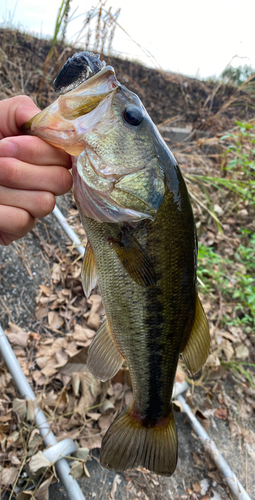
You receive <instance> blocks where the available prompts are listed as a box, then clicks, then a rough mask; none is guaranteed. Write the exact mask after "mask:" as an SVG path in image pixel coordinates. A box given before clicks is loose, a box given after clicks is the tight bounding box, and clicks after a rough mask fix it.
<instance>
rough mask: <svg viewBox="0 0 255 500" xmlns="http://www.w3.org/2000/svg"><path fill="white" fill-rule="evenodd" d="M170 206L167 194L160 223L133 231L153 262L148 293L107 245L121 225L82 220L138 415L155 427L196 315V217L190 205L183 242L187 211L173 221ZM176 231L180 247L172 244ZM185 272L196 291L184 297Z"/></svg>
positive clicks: (167, 405)
mask: <svg viewBox="0 0 255 500" xmlns="http://www.w3.org/2000/svg"><path fill="white" fill-rule="evenodd" d="M172 203H173V195H171V194H170V193H168V195H167V196H165V198H164V201H163V203H162V205H161V207H160V208H159V211H158V215H157V218H156V220H155V221H154V222H151V221H143V222H142V223H140V224H139V223H138V226H137V227H136V228H135V236H136V238H137V239H138V241H139V243H140V244H141V245H142V246H144V249H145V250H146V253H147V254H148V255H149V257H150V258H151V260H152V262H153V265H154V268H155V270H156V274H157V283H156V284H155V285H153V286H151V287H149V288H147V289H144V288H142V287H141V286H139V285H137V284H134V281H133V280H132V278H130V275H129V274H128V272H127V271H126V270H125V269H124V268H123V266H122V263H121V262H120V260H119V259H118V257H117V255H116V252H115V251H114V249H113V248H112V247H111V245H110V244H109V239H110V238H111V237H116V233H117V232H118V231H119V230H121V226H119V225H117V227H116V224H111V223H104V224H101V223H98V222H97V221H93V220H92V219H90V218H88V217H85V216H82V221H83V225H84V227H85V231H86V234H87V237H88V239H89V241H90V243H91V245H92V248H93V252H94V256H95V260H96V267H97V270H98V284H99V288H100V292H101V294H102V297H103V301H104V306H105V311H106V316H107V318H108V321H109V323H110V325H111V330H112V333H113V336H114V339H115V341H116V344H117V346H118V348H119V350H120V352H121V353H122V355H123V357H124V358H125V359H126V361H127V364H128V367H129V369H130V372H131V379H132V382H133V390H134V400H135V402H136V407H137V411H139V413H140V415H141V418H144V419H145V421H146V422H147V423H149V422H151V424H152V423H153V418H154V417H153V415H154V414H155V413H157V414H158V416H157V418H158V417H160V418H161V417H162V418H165V417H166V416H168V415H169V411H170V398H171V393H172V387H173V381H174V375H175V370H176V364H177V362H178V354H179V352H180V349H181V346H182V342H183V340H182V336H180V332H181V333H182V332H183V330H184V329H185V326H186V323H187V318H188V321H193V314H194V312H193V311H194V301H195V276H194V260H193V257H192V256H193V252H194V246H195V239H194V230H192V227H193V215H192V211H191V208H190V207H188V211H189V212H190V213H189V214H188V215H189V218H187V217H185V219H186V224H187V227H185V228H184V229H183V233H184V237H183V238H180V235H179V231H180V228H179V226H180V225H181V223H182V219H183V213H182V212H181V211H179V212H177V213H176V215H177V216H176V219H173V218H171V219H170V218H169V216H168V214H169V212H170V211H171V208H172V206H171V205H172ZM139 226H140V227H139ZM177 233H178V247H177V245H176V242H175V241H174V240H175V238H176V235H177ZM169 240H171V241H169ZM192 249H193V251H192ZM190 254H191V257H190ZM186 273H187V274H188V275H189V278H190V279H192V280H193V289H191V290H184V293H183V291H182V288H183V287H184V288H185V280H186ZM180 283H182V285H181V287H180ZM170 298H171V301H170ZM169 339H171V342H169ZM127 340H128V342H127ZM162 358H165V359H162ZM169 360H170V363H169V362H168V361H169ZM171 360H174V365H173V364H172V363H173V362H172V361H171ZM161 361H162V362H161ZM169 372H170V373H169ZM138 381H139V384H138V383H137V382H138ZM145 387H146V390H144V388H145ZM157 402H158V404H157Z"/></svg>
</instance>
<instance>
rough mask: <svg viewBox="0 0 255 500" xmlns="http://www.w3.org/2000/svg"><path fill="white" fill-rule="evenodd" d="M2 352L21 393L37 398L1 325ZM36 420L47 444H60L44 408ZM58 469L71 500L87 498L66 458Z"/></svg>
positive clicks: (36, 413)
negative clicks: (51, 428)
mask: <svg viewBox="0 0 255 500" xmlns="http://www.w3.org/2000/svg"><path fill="white" fill-rule="evenodd" d="M0 352H1V354H2V356H3V358H4V361H5V364H6V366H7V368H8V370H9V372H10V373H11V375H12V378H13V380H14V382H15V384H16V386H17V388H18V391H19V393H20V394H21V396H22V397H23V398H25V399H33V400H35V395H34V392H33V391H32V389H31V387H30V385H29V383H28V381H27V379H26V377H25V375H24V373H23V371H22V369H21V367H20V365H19V363H18V360H17V358H16V356H15V354H14V352H13V350H12V348H11V345H10V343H9V341H8V339H7V337H6V335H5V333H4V331H3V329H2V327H1V325H0ZM35 422H36V425H37V427H38V429H39V431H40V434H41V436H42V438H43V441H44V444H45V445H46V446H54V445H58V442H57V440H56V438H55V436H54V434H53V432H52V431H51V430H50V426H49V424H48V422H47V420H46V417H45V415H44V413H43V411H42V410H40V409H39V408H36V410H35ZM55 467H56V471H57V474H58V476H59V478H60V479H61V481H62V483H63V485H64V486H65V488H66V491H67V493H68V495H69V497H70V499H71V500H85V498H84V496H83V493H82V491H81V489H80V487H79V485H78V483H77V481H76V480H75V479H74V478H73V476H72V475H71V474H70V467H69V465H68V463H67V461H66V459H65V458H60V459H59V460H57V462H56V463H55Z"/></svg>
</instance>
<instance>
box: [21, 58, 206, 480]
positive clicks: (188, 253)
mask: <svg viewBox="0 0 255 500" xmlns="http://www.w3.org/2000/svg"><path fill="white" fill-rule="evenodd" d="M99 69H100V68H99ZM60 83H61V82H60ZM64 90H65V89H64ZM25 128H26V129H27V131H28V132H29V133H31V134H33V135H36V136H38V137H40V138H42V139H44V140H45V141H47V142H49V143H50V144H53V145H55V146H57V147H60V148H63V149H64V150H65V151H66V152H67V153H69V154H71V155H72V156H73V178H74V190H75V198H76V202H77V206H78V209H79V213H80V216H81V220H82V223H83V225H84V229H85V231H86V234H87V238H88V244H87V248H86V252H85V257H84V261H83V270H82V279H83V287H84V292H85V294H86V296H87V297H88V296H89V294H90V292H91V290H92V289H93V288H94V286H95V284H96V282H98V284H99V289H100V292H101V295H102V299H103V303H104V306H105V311H106V317H105V319H104V320H103V323H102V325H101V326H100V328H99V330H98V332H97V334H96V337H95V339H94V340H93V342H92V344H91V346H90V349H89V353H88V367H89V369H90V371H91V372H92V373H93V375H94V376H95V377H97V378H99V379H100V380H102V381H105V380H108V379H110V378H112V377H113V376H114V375H115V374H116V373H117V371H118V370H119V368H120V367H121V365H122V363H123V360H124V359H125V360H126V362H127V365H128V367H129V370H130V375H131V380H132V385H133V401H132V402H131V403H130V404H129V405H128V406H127V407H126V408H125V409H124V410H123V411H122V412H121V413H120V415H119V416H118V417H117V418H116V419H115V421H114V422H113V423H112V425H111V426H110V428H109V429H108V431H107V432H106V434H105V436H104V439H103V442H102V450H101V464H102V466H103V467H106V468H108V469H114V470H116V471H124V470H125V469H127V468H133V467H137V466H138V465H142V466H143V467H146V468H147V469H149V470H150V471H153V472H155V473H158V474H162V475H167V476H170V475H171V474H173V472H174V470H175V468H176V461H177V435H176V428H175V422H174V416H173V410H172V404H171V395H172V390H173V384H174V378H175V372H176V368H177V363H178V359H179V355H180V353H181V354H182V357H183V359H184V361H185V363H186V366H187V367H188V369H189V370H190V371H191V372H192V373H195V372H197V371H198V370H199V369H200V368H201V367H202V365H203V364H204V362H205V360H206V358H207V355H208V351H209V344H210V336H209V330H208V324H207V320H206V317H205V314H204V311H203V308H202V305H201V302H200V300H199V298H198V295H197V288H196V259H197V242H196V229H195V224H194V218H193V213H192V208H191V204H190V200H189V195H188V192H187V188H186V185H185V182H184V179H183V177H182V175H181V172H180V169H179V167H178V165H177V163H176V160H175V158H174V156H173V155H172V153H171V152H170V150H169V149H168V147H167V146H166V144H165V143H164V141H163V139H162V137H161V136H160V134H159V132H158V130H157V128H156V127H155V125H154V124H153V122H152V120H151V118H150V117H149V115H148V113H147V112H146V110H145V108H144V106H143V105H142V103H141V101H140V100H139V98H138V97H137V96H136V95H135V94H134V93H132V92H130V91H129V90H128V89H126V88H125V87H124V86H122V85H121V84H120V83H119V82H118V80H117V78H116V76H115V73H114V70H113V68H112V67H110V66H106V67H104V68H102V69H100V71H99V72H98V73H97V74H94V76H92V77H91V78H89V79H88V80H86V81H85V82H83V83H82V84H80V85H78V86H77V87H76V88H73V89H72V90H70V91H68V92H66V93H63V94H62V95H61V96H60V97H59V98H58V99H57V101H55V102H54V103H53V104H52V105H50V106H49V107H48V108H46V109H45V110H44V111H42V112H41V113H39V114H38V115H36V116H35V117H34V118H33V119H32V120H31V121H30V122H29V123H28V124H27V125H26V126H25Z"/></svg>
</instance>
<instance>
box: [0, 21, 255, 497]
mask: <svg viewBox="0 0 255 500" xmlns="http://www.w3.org/2000/svg"><path fill="white" fill-rule="evenodd" d="M0 47H1V49H0V51H1V60H0V83H1V85H0V98H6V97H9V96H12V95H16V94H19V93H25V94H27V95H31V96H32V97H33V98H34V99H36V94H37V90H38V88H39V84H40V81H41V78H42V75H43V64H44V61H45V59H46V56H47V53H48V50H49V43H48V42H46V41H38V40H37V39H35V38H33V37H31V36H23V35H22V34H20V33H18V32H12V31H8V30H0ZM63 53H64V55H62V57H61V58H60V59H61V60H60V61H59V57H60V55H61V54H63ZM70 54H71V50H70V51H69V50H68V51H67V50H66V51H64V50H62V49H61V48H58V50H57V51H55V54H54V58H53V60H52V62H51V67H50V69H49V70H48V72H47V75H46V77H45V79H44V81H43V84H42V89H41V91H40V94H39V95H38V96H37V101H38V102H39V104H40V106H41V107H45V106H46V105H47V104H48V103H49V102H52V101H53V99H54V98H55V96H54V92H53V91H52V88H51V83H52V80H53V77H54V76H55V75H56V73H57V72H58V69H59V67H60V66H61V65H62V64H63V62H64V60H65V58H66V57H67V56H70ZM25 59H26V60H27V64H26V65H25V66H24V64H23V63H22V64H21V62H22V61H24V60H25ZM107 62H108V63H110V64H112V65H113V66H114V68H115V70H116V73H117V76H118V78H119V80H120V81H121V82H122V83H123V84H125V85H126V86H127V87H128V88H130V89H131V90H133V91H135V92H136V93H137V94H138V95H139V96H140V97H141V99H142V101H143V102H144V104H145V106H146V108H147V110H148V111H149V113H150V115H151V116H152V118H153V120H154V121H155V123H156V124H158V125H159V124H162V123H168V124H169V123H170V124H172V125H174V126H184V125H185V126H186V125H192V127H193V130H196V131H201V130H203V131H206V132H209V134H210V135H212V136H213V135H214V134H215V133H216V134H217V133H219V132H220V131H222V130H225V129H226V128H227V127H229V128H230V127H231V125H233V124H234V120H235V118H236V117H237V116H238V117H240V119H241V118H242V119H249V117H250V116H251V111H250V108H248V107H247V108H245V106H243V105H241V104H239V99H240V91H239V92H237V91H236V89H235V88H232V87H231V86H227V87H226V86H222V87H221V88H220V89H218V91H217V92H216V87H215V84H214V83H213V82H210V83H208V82H198V81H197V80H194V79H189V78H186V77H182V76H180V75H172V74H163V73H160V72H156V71H153V70H149V69H147V68H143V67H142V66H140V65H136V64H135V63H131V62H129V61H121V60H118V59H115V58H108V60H107ZM14 74H15V75H16V76H14ZM242 92H244V91H242ZM175 147H177V146H176V144H175ZM177 153H178V150H177ZM57 204H58V207H59V208H60V209H61V210H62V211H63V213H64V215H65V216H66V217H68V220H69V222H70V223H71V224H73V226H74V228H75V229H77V228H78V231H79V236H80V237H81V239H82V240H83V242H85V241H86V237H85V235H84V234H83V232H82V230H81V228H80V225H79V223H78V222H77V211H76V207H75V204H74V201H73V196H72V194H70V193H69V194H67V195H65V196H63V197H60V198H59V199H58V200H57ZM70 248H71V247H70V242H69V240H68V238H67V237H66V235H65V234H64V233H63V230H62V229H61V227H60V226H59V224H58V222H57V220H56V219H55V217H54V216H53V215H50V216H48V217H46V218H45V219H43V220H40V221H39V222H38V224H37V226H36V228H35V229H34V230H33V231H31V232H30V233H29V234H28V235H27V236H26V237H25V238H23V240H21V241H19V242H16V243H13V244H12V245H10V246H9V247H0V321H1V325H2V326H3V328H4V329H5V330H6V331H9V332H10V331H11V332H12V331H14V330H15V329H14V330H12V328H14V327H13V326H12V325H16V327H18V328H20V332H21V331H22V332H29V338H28V340H27V341H26V343H25V344H24V345H19V346H17V345H15V342H14V343H13V347H14V349H15V352H16V355H17V357H18V359H19V361H20V362H21V363H22V368H23V369H24V371H25V373H26V375H27V377H28V379H29V381H30V383H31V384H33V388H34V390H35V391H36V394H38V395H39V396H40V397H41V396H42V394H44V392H45V393H47V394H48V393H50V394H51V395H54V398H55V396H56V394H57V393H59V394H60V393H61V395H64V397H65V398H66V399H65V402H64V403H63V401H62V403H63V410H61V408H60V411H59V415H61V411H64V410H65V411H66V412H67V410H68V408H69V406H70V405H71V402H72V398H73V399H74V396H73V392H72V385H71V384H72V381H71V377H69V375H68V376H67V375H66V373H64V374H63V373H62V374H60V375H59V368H56V366H58V367H59V365H60V364H59V363H60V362H59V358H58V365H57V363H56V362H55V365H54V366H53V368H52V372H50V373H48V372H47V375H46V371H45V365H43V362H42V359H41V357H42V356H41V357H40V362H41V364H39V365H38V363H39V354H40V352H41V351H40V349H42V346H44V347H45V346H47V345H50V346H53V347H54V345H55V342H57V341H58V340H59V339H64V338H68V339H71V340H70V343H69V347H70V345H72V347H73V341H75V340H76V344H77V345H76V346H75V347H73V348H74V350H73V351H72V356H73V355H75V354H76V352H77V351H75V349H77V350H79V349H81V350H83V349H86V348H87V345H88V344H87V343H86V342H87V340H86V342H84V340H81V338H80V337H79V336H78V330H77V328H76V326H77V325H80V326H81V327H82V328H87V327H89V328H90V329H93V328H94V329H96V328H95V326H93V324H92V323H89V321H90V319H91V311H92V305H91V304H89V305H88V304H87V303H85V301H84V298H83V295H82V291H81V280H80V268H77V266H78V265H80V261H77V259H78V254H77V252H76V251H75V250H71V249H70ZM67 256H68V257H67ZM76 261H77V262H78V263H77V262H76ZM56 266H60V268H61V266H62V268H61V269H60V271H59V278H56ZM68 266H69V267H68ZM63 268H65V269H64V270H63ZM70 269H71V271H70ZM77 269H78V270H77ZM54 273H55V274H54ZM54 280H55V281H54ZM40 287H41V288H40ZM43 287H44V288H43ZM46 287H48V289H49V290H50V292H49V293H51V294H52V296H53V295H54V294H55V295H54V297H58V299H59V300H60V299H61V301H62V303H63V304H64V306H65V307H64V306H63V307H62V309H60V308H58V307H57V305H55V306H54V307H50V306H48V302H49V301H47V300H46V297H50V295H49V294H48V292H47V289H46ZM68 289H70V290H71V291H70V294H71V295H70V296H69V295H68V293H69V292H68ZM45 290H46V291H45ZM97 293H98V291H96V294H97ZM65 295H66V296H67V295H68V301H69V302H64V296H65ZM58 299H56V298H55V299H54V302H53V304H55V302H56V300H58ZM52 300H53V299H52ZM46 303H47V307H49V309H48V310H47V311H46V312H45V311H44V310H43V308H45V307H46V306H45V304H46ZM59 307H60V306H59ZM72 307H73V309H72ZM75 308H76V309H75ZM59 311H60V312H59ZM70 311H71V312H72V314H71V312H70ZM52 312H53V313H54V312H55V313H56V314H57V315H58V316H57V317H58V320H59V319H61V321H62V319H63V323H62V326H61V327H60V328H59V326H58V325H56V321H55V320H56V317H54V321H55V323H53V322H52V323H51V319H50V318H53V316H49V314H50V313H52ZM52 321H53V320H52ZM91 321H92V320H91ZM75 334H77V335H76V336H75ZM77 339H78V340H77ZM68 341H69V340H68ZM66 351H67V348H66V347H63V349H62V351H61V353H62V355H63V357H64V355H65V356H66ZM68 356H69V354H68ZM68 356H66V358H68V360H69V361H70V357H68ZM47 359H48V366H49V364H50V362H51V360H52V358H50V356H48V358H47ZM72 359H73V358H72ZM62 364H63V363H62ZM0 370H1V371H0V376H2V377H3V378H2V379H0V380H1V381H3V389H2V392H0V434H1V433H2V434H1V438H2V439H3V437H2V436H3V433H4V432H7V431H6V428H5V430H4V429H3V428H1V425H2V426H3V425H7V424H6V423H5V421H4V418H3V419H2V420H1V417H3V416H4V415H5V414H6V408H8V414H10V415H12V413H11V411H12V400H13V398H15V397H18V395H17V393H16V392H15V388H14V386H13V384H12V381H11V380H9V379H8V380H7V378H6V377H7V375H6V370H5V368H4V364H3V363H2V364H1V365H0ZM43 370H44V371H43ZM35 373H36V376H35ZM43 377H44V378H43ZM65 377H67V378H65ZM68 377H69V378H68ZM199 377H200V375H199V376H198V378H195V379H194V381H191V385H190V388H191V390H190V392H189V394H188V395H187V397H188V401H189V403H190V405H191V407H192V409H193V411H194V412H195V413H196V415H197V416H198V417H199V418H200V421H202V423H203V424H204V425H205V427H206V429H207V432H208V434H209V436H210V437H211V438H212V439H213V440H214V441H215V443H216V446H217V447H218V449H219V451H220V452H221V453H222V454H223V456H224V458H225V459H226V461H227V462H228V464H229V466H230V467H231V468H232V469H233V471H234V472H235V474H236V475H237V477H238V479H239V481H240V482H241V483H242V485H243V486H244V487H245V488H246V490H247V492H248V494H249V495H250V497H251V498H255V473H254V470H255V467H254V460H255V454H254V450H255V441H253V436H254V431H255V418H254V416H255V413H254V406H253V407H252V403H251V402H250V403H249V404H250V408H251V410H250V412H247V411H245V407H247V405H248V403H247V398H250V399H249V400H252V398H253V401H254V390H251V389H250V388H249V387H248V388H247V385H246V384H245V381H242V380H241V381H240V380H238V379H236V378H235V376H234V375H233V374H232V373H231V372H229V371H227V370H224V369H223V368H222V367H218V368H216V369H215V370H211V371H210V372H209V374H208V376H207V378H206V380H204V379H202V383H200V382H199V381H200V378H199ZM196 382H198V383H196ZM117 386H118V387H119V386H120V382H119V379H118V380H115V381H114V382H113V387H115V388H116V387H117ZM124 387H125V391H126V392H128V391H129V392H130V387H128V386H127V384H126V382H125V383H124ZM100 390H101V389H100ZM50 391H51V392H50ZM63 391H64V392H63ZM108 391H110V390H109V389H108ZM245 391H246V392H245ZM101 392H102V390H101ZM244 393H245V396H244ZM107 394H108V396H107V397H108V400H109V397H110V398H111V397H113V396H112V393H111V392H108V393H107ZM75 396H76V400H75V404H77V405H78V409H79V408H80V407H79V405H81V400H82V397H81V395H80V393H79V395H78V393H77V394H76V395H75ZM47 397H48V396H47ZM52 397H53V396H52ZM56 397H57V396H56ZM97 397H98V398H100V397H101V395H100V391H99V395H98V396H97ZM123 398H124V400H125V395H124V396H123ZM97 400H98V399H97ZM55 401H56V400H55ZM91 401H93V402H95V401H96V398H94V400H93V399H92V400H91ZM113 401H114V408H113V409H109V410H108V411H106V413H105V415H106V417H108V416H109V418H113V416H114V415H115V414H116V413H114V412H116V411H119V409H120V402H119V400H118V398H116V400H113ZM62 403H61V404H62ZM42 404H44V405H45V406H44V407H45V410H46V411H47V412H48V413H49V414H51V412H52V413H54V411H55V410H52V408H54V406H51V403H50V402H49V400H47V402H44V403H43V401H42ZM73 404H74V403H73ZM121 404H122V403H121ZM245 405H246V406H245ZM91 406H92V405H91ZM70 407H71V406H70ZM72 408H73V407H72ZM177 409H178V408H177V407H176V410H177ZM94 411H96V410H94ZM78 413H79V412H78ZM57 414H58V411H57ZM79 415H82V413H80V414H79ZM93 415H94V413H93ZM226 415H228V417H227V416H226ZM98 416H99V415H97V418H98ZM11 418H12V419H10V427H9V429H8V432H9V436H13V432H14V431H15V429H16V427H17V425H21V423H20V419H19V418H18V419H17V417H16V416H14V415H12V417H11ZM72 418H73V416H72ZM80 418H82V417H81V416H80ZM91 418H92V420H93V418H95V417H91ZM100 418H101V417H100ZM175 418H176V425H177V431H178V438H179V459H178V466H177V469H176V472H175V474H174V475H173V477H171V478H170V479H169V478H163V477H158V476H157V475H155V474H151V473H148V471H146V470H134V471H127V472H126V473H125V474H117V475H116V474H115V473H112V472H109V471H106V470H104V469H102V468H101V467H100V465H99V462H98V459H99V448H98V446H99V445H98V443H96V444H95V442H94V441H93V443H92V444H91V442H90V441H89V439H88V436H87V434H86V430H85V429H84V436H83V435H82V436H79V433H80V428H81V422H80V420H79V422H78V423H79V426H78V423H77V429H79V430H78V434H77V433H76V434H75V432H76V430H75V425H74V427H72V428H71V427H70V425H69V424H70V420H71V419H70V418H69V419H65V420H63V421H62V422H63V425H62V427H61V420H60V425H59V426H57V424H56V423H52V425H53V430H54V432H55V434H56V436H57V438H59V439H61V438H63V436H66V437H69V436H71V437H73V438H74V439H77V440H79V439H80V437H81V438H83V441H82V440H81V443H83V446H84V447H85V446H88V447H89V448H90V449H91V460H89V461H88V462H87V463H86V467H87V470H88V472H89V474H90V477H87V478H83V479H79V484H80V486H81V489H82V491H83V492H84V495H85V498H86V499H87V500H92V499H95V498H96V499H98V500H108V499H110V500H114V499H116V500H126V499H130V500H136V499H138V498H139V499H141V500H143V499H144V500H147V499H149V500H160V499H169V500H181V499H182V500H209V499H210V498H213V499H214V500H220V499H223V500H224V499H231V498H232V497H231V495H230V493H229V491H228V487H227V486H226V484H225V482H224V480H223V479H222V477H221V475H220V473H219V472H218V471H217V469H216V468H215V466H214V464H213V463H212V462H211V460H210V459H209V457H208V455H207V454H206V453H205V452H204V450H203V447H202V445H201V443H200V441H199V439H198V438H197V436H196V435H195V433H194V432H193V431H192V429H191V426H190V424H189V422H188V419H187V417H185V415H184V414H183V413H181V412H178V411H175ZM15 419H16V420H15ZM72 421H73V422H74V420H72ZM1 422H2V424H1ZM8 424H9V421H8ZM92 424H93V425H92ZM92 424H91V428H90V431H91V432H92V430H93V429H94V430H95V428H96V425H97V424H96V423H95V422H92ZM15 426H16V427H15ZM25 426H26V431H27V432H28V431H29V433H30V434H29V436H30V437H29V439H30V438H31V432H32V431H31V425H30V424H29V421H28V423H26V425H25ZM68 426H69V427H68ZM99 429H100V438H101V435H102V433H103V427H100V426H99ZM23 430H24V429H23ZM94 430H93V432H94ZM93 432H92V434H93ZM97 432H98V427H97ZM71 433H73V434H72V435H71ZM95 435H96V434H95ZM28 442H29V440H28ZM1 443H2V444H1ZM7 443H9V444H8V446H10V441H9V442H8V441H7ZM17 443H20V442H19V441H17ZM0 444H1V446H2V447H0V465H5V464H7V465H8V466H9V465H10V464H12V465H13V464H15V460H14V461H13V455H10V449H11V448H10V449H9V448H8V446H7V445H6V442H5V441H3V440H2V441H1V440H0ZM40 446H41V447H40V449H43V446H42V445H41V444H40ZM38 449H39V444H38V447H37V448H35V450H36V451H35V452H37V451H38ZM13 450H14V451H13ZM16 450H17V451H16V456H17V457H18V461H19V463H20V462H21V461H22V458H23V456H22V446H21V445H19V447H18V444H17V448H16ZM12 453H15V447H14V448H13V449H12ZM1 460H2V463H1ZM16 465H17V466H18V467H19V464H17V462H16ZM21 479H22V478H19V482H18V483H17V485H18V489H16V493H17V494H18V493H19V492H21V491H22V480H21ZM8 488H9V490H8V491H9V493H6V496H5V497H4V499H5V498H6V499H7V498H10V499H11V498H16V496H15V494H14V493H13V495H10V491H11V486H10V485H7V487H6V488H3V494H4V491H5V489H8ZM30 496H31V495H30ZM0 498H1V490H0ZM20 498H22V497H20ZM26 498H28V496H27V497H26ZM36 498H37V497H36ZM38 498H39V497H38ZM45 498H46V497H45ZM62 498H63V499H64V498H68V497H67V494H66V492H65V491H64V489H63V486H62V485H61V484H59V483H57V482H55V483H54V484H52V485H51V486H50V490H49V499H50V500H52V499H56V500H60V499H62ZM22 500H23V499H22ZM24 500H25V498H24Z"/></svg>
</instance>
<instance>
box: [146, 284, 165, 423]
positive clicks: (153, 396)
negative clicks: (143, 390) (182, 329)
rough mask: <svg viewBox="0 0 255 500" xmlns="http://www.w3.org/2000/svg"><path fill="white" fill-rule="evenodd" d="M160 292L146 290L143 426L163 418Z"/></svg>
mask: <svg viewBox="0 0 255 500" xmlns="http://www.w3.org/2000/svg"><path fill="white" fill-rule="evenodd" d="M161 295H162V291H161V289H160V288H159V287H157V286H154V287H152V288H150V289H147V290H146V302H147V314H148V315H147V319H146V326H147V332H148V344H147V348H148V353H149V356H148V364H149V388H148V389H149V405H148V408H147V410H146V416H145V424H147V425H148V424H151V425H153V424H155V423H156V422H157V421H158V420H159V419H160V418H162V416H163V412H164V407H165V402H164V401H163V399H162V395H161V390H162V382H163V380H162V379H163V376H162V375H163V371H162V368H163V367H162V361H163V347H164V346H163V343H162V340H163V333H164V332H163V323H164V317H163V306H162V303H161V300H160V297H161Z"/></svg>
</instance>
